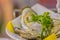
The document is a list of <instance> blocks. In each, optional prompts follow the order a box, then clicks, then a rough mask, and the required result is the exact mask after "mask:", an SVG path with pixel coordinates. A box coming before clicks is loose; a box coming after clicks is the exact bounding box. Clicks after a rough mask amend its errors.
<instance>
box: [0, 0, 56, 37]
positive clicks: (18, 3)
mask: <svg viewBox="0 0 60 40" xmlns="http://www.w3.org/2000/svg"><path fill="white" fill-rule="evenodd" d="M11 3H12V4H13V8H14V11H13V14H14V17H15V18H16V17H18V16H19V15H20V14H21V13H20V10H21V8H23V7H25V6H29V7H32V6H33V5H35V4H36V3H39V4H41V5H43V6H45V7H47V8H48V9H56V3H57V0H11ZM0 11H1V10H0ZM1 14H2V13H0V37H8V36H7V35H6V34H5V33H4V32H3V31H4V30H3V29H4V28H5V26H3V25H4V24H3V18H2V17H3V15H1Z"/></svg>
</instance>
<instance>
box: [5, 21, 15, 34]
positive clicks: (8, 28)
mask: <svg viewBox="0 0 60 40" xmlns="http://www.w3.org/2000/svg"><path fill="white" fill-rule="evenodd" d="M6 28H7V30H8V31H9V32H13V33H14V29H13V24H12V22H11V21H9V22H8V24H7V26H6Z"/></svg>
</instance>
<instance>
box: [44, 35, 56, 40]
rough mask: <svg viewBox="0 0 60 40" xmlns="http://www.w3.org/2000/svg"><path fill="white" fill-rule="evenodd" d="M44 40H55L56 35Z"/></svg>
mask: <svg viewBox="0 0 60 40" xmlns="http://www.w3.org/2000/svg"><path fill="white" fill-rule="evenodd" d="M44 40H57V37H56V34H52V35H50V36H49V37H47V38H45V39H44Z"/></svg>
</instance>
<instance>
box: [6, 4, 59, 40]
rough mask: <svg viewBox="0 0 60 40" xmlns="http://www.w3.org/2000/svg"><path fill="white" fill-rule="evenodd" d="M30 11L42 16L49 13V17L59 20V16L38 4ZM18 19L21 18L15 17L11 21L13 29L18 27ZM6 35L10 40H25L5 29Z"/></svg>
mask: <svg viewBox="0 0 60 40" xmlns="http://www.w3.org/2000/svg"><path fill="white" fill-rule="evenodd" d="M31 8H32V10H34V11H35V12H36V13H37V14H42V13H43V12H50V13H51V14H50V16H51V17H52V18H56V19H60V14H57V13H54V12H53V11H51V10H49V9H47V8H45V7H44V6H42V5H39V4H36V5H34V6H33V7H31ZM20 19H21V16H19V17H17V18H16V19H14V20H12V23H13V25H14V27H19V26H20V23H21V22H20ZM6 33H7V35H8V36H9V37H11V38H12V39H14V40H26V39H24V38H22V37H20V36H18V35H17V34H14V33H11V32H9V31H8V30H7V29H6Z"/></svg>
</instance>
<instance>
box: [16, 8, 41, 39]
mask: <svg viewBox="0 0 60 40" xmlns="http://www.w3.org/2000/svg"><path fill="white" fill-rule="evenodd" d="M31 12H33V11H32V10H31V9H30V8H26V9H24V10H23V12H22V16H21V24H22V28H21V29H20V30H17V32H18V33H19V35H20V36H22V37H24V38H27V39H32V38H37V37H38V35H39V34H40V32H41V25H40V24H39V23H36V22H30V23H29V22H27V18H28V19H30V16H31ZM33 13H34V12H33Z"/></svg>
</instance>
